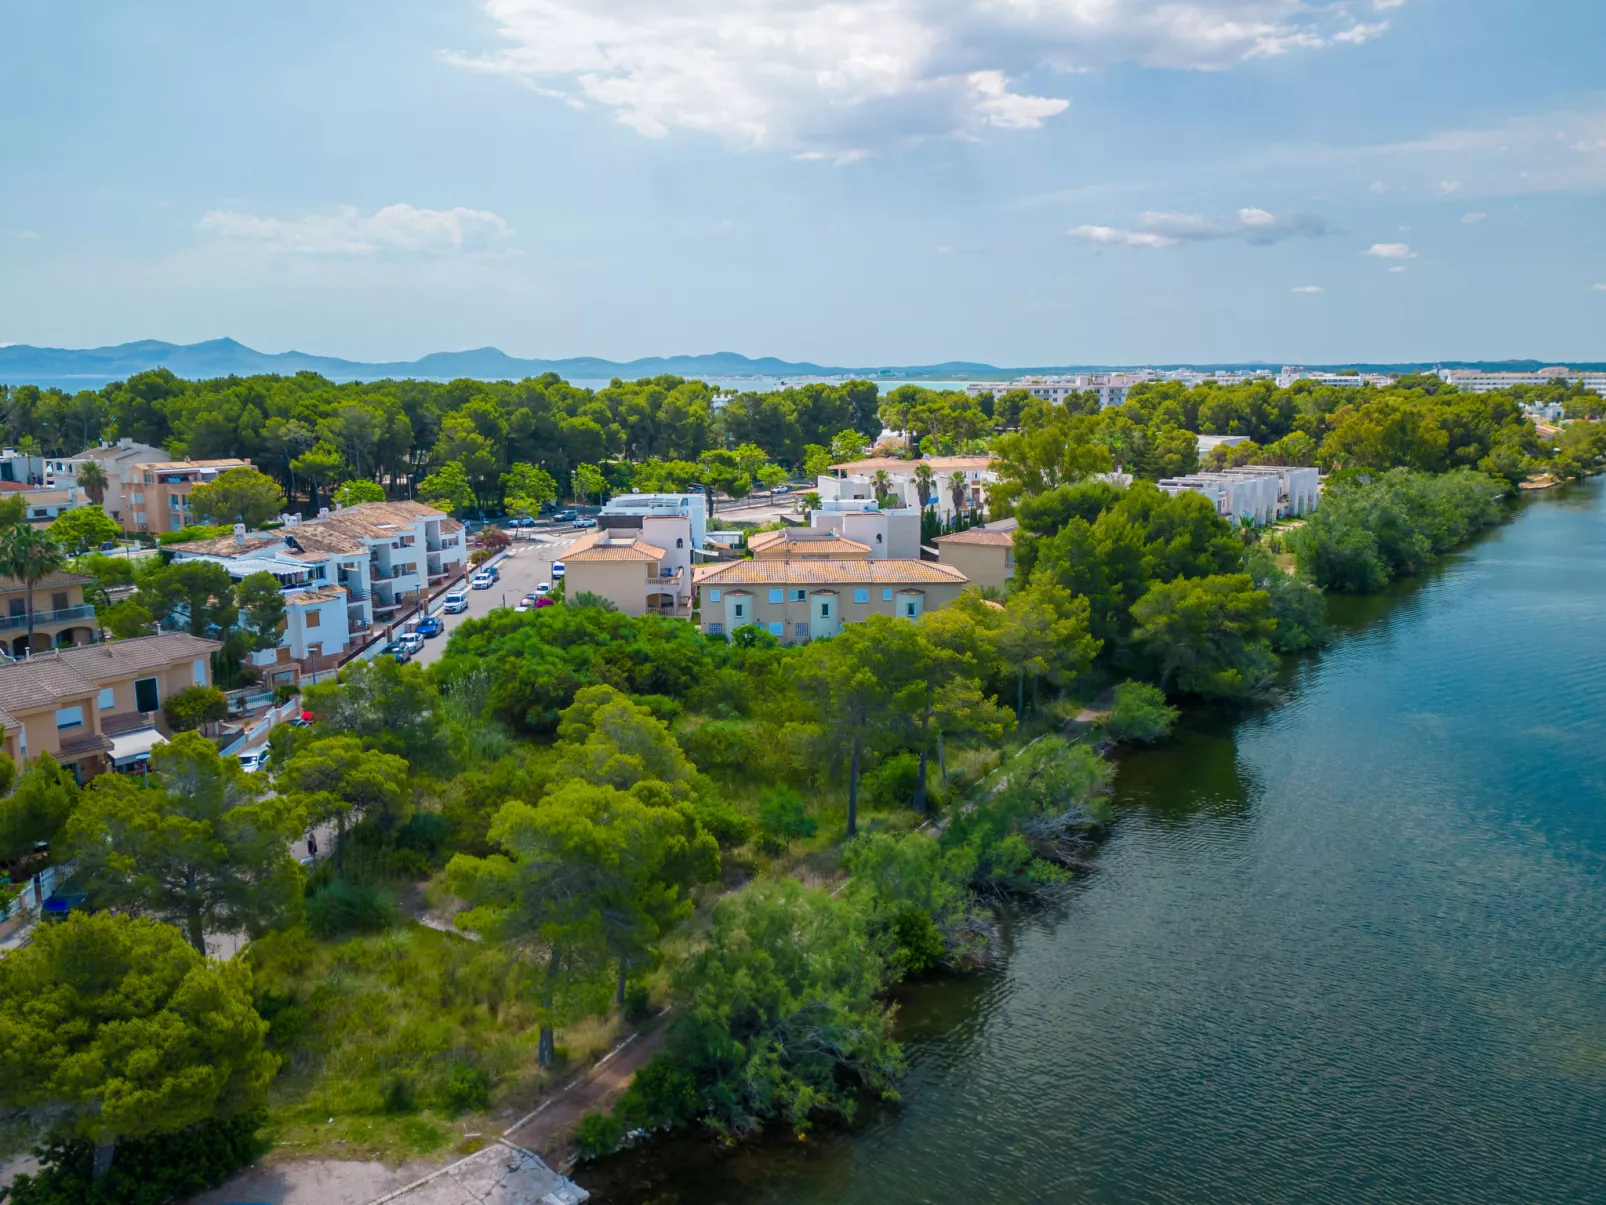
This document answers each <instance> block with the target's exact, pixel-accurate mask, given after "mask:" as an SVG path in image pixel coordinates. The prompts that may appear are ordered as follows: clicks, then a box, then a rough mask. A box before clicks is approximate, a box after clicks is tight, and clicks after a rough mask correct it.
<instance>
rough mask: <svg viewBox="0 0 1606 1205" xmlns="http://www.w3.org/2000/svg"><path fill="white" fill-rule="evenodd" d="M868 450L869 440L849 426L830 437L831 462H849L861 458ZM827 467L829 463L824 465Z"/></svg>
mask: <svg viewBox="0 0 1606 1205" xmlns="http://www.w3.org/2000/svg"><path fill="white" fill-rule="evenodd" d="M869 450H870V441H869V440H867V439H866V438H865V437H864V436H863V435H861V434H860V433H859V432H858V431H855V430H854V429H853V428H851V427H849V428H847V429H845V430H842V431H838V432H837V433H836V434H835V435H833V436H832V437H831V462H830V463H831V464H851V463H853V461H855V460H863V459H864V457H865V455H866V453H868V452H869ZM826 467H827V468H829V467H830V465H827V466H826Z"/></svg>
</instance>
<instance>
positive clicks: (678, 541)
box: [675, 536, 686, 548]
mask: <svg viewBox="0 0 1606 1205" xmlns="http://www.w3.org/2000/svg"><path fill="white" fill-rule="evenodd" d="M675 547H676V548H684V547H686V539H685V537H684V536H676V537H675Z"/></svg>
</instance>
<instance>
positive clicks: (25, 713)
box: [0, 632, 221, 782]
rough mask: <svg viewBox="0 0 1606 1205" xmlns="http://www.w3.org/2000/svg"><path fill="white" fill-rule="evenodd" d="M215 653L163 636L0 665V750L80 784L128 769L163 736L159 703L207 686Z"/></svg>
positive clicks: (181, 637) (196, 641)
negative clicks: (65, 772) (67, 773)
mask: <svg viewBox="0 0 1606 1205" xmlns="http://www.w3.org/2000/svg"><path fill="white" fill-rule="evenodd" d="M220 647H221V646H220V645H219V644H218V643H217V642H216V641H213V640H202V639H200V638H198V637H195V636H191V635H189V634H188V633H185V632H164V633H162V634H161V635H159V636H140V637H136V638H135V639H133V640H115V641H111V642H109V643H104V644H97V645H94V646H90V647H77V648H61V649H57V650H55V651H53V652H48V653H39V654H35V655H34V656H31V657H28V658H26V659H25V660H21V661H8V662H4V663H0V725H4V728H5V734H4V736H3V738H0V748H3V749H4V751H5V752H6V754H7V755H8V756H10V757H11V758H12V760H13V761H15V762H16V763H17V764H18V765H22V764H23V763H25V762H28V761H30V760H32V759H34V758H37V757H38V756H39V755H40V754H42V753H49V754H50V755H51V756H52V757H53V758H55V759H56V760H57V761H58V762H60V763H61V764H62V765H64V766H66V767H67V768H68V769H70V770H71V771H72V772H73V773H74V774H75V775H76V776H77V778H78V781H79V782H84V781H86V780H87V779H89V778H92V777H94V776H95V775H96V774H100V773H102V772H103V771H105V770H108V769H130V768H134V767H135V766H137V764H138V763H140V762H142V761H143V760H144V759H145V758H147V757H148V756H149V754H150V750H151V748H152V747H153V746H155V745H156V744H158V743H159V742H160V741H161V740H163V739H164V738H165V737H166V736H167V735H168V729H167V721H166V719H165V718H164V717H163V715H162V703H163V701H164V700H166V699H167V698H169V697H170V696H172V695H174V694H177V693H179V692H181V691H184V690H187V689H188V688H189V687H191V686H210V685H211V683H212V668H211V665H212V663H211V655H212V653H214V652H216V651H217V650H218V649H219V648H220Z"/></svg>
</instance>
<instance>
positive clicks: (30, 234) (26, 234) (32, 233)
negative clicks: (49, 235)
mask: <svg viewBox="0 0 1606 1205" xmlns="http://www.w3.org/2000/svg"><path fill="white" fill-rule="evenodd" d="M5 235H6V237H7V238H15V239H22V240H23V241H25V242H32V241H33V240H34V239H36V238H38V237H39V232H38V231H37V230H7V231H6V232H5Z"/></svg>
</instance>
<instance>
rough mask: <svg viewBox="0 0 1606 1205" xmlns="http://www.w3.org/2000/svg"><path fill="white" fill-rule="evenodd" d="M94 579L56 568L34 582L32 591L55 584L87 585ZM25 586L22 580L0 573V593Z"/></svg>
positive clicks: (20, 590)
mask: <svg viewBox="0 0 1606 1205" xmlns="http://www.w3.org/2000/svg"><path fill="white" fill-rule="evenodd" d="M94 580H95V579H94V578H92V577H88V576H86V575H85V574H82V573H68V572H67V571H66V570H64V569H58V570H56V571H55V572H54V573H48V574H46V575H45V576H44V577H42V578H40V579H39V580H38V581H37V582H35V583H34V587H33V589H34V593H35V594H37V593H38V592H39V591H41V590H50V589H54V588H55V587H57V586H87V585H88V584H89V583H90V582H92V581H94ZM27 588H28V587H27V586H25V585H24V584H23V583H22V582H19V581H18V580H17V579H16V578H14V577H6V576H5V575H3V574H0V594H17V593H21V592H22V591H24V590H26V589H27Z"/></svg>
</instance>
